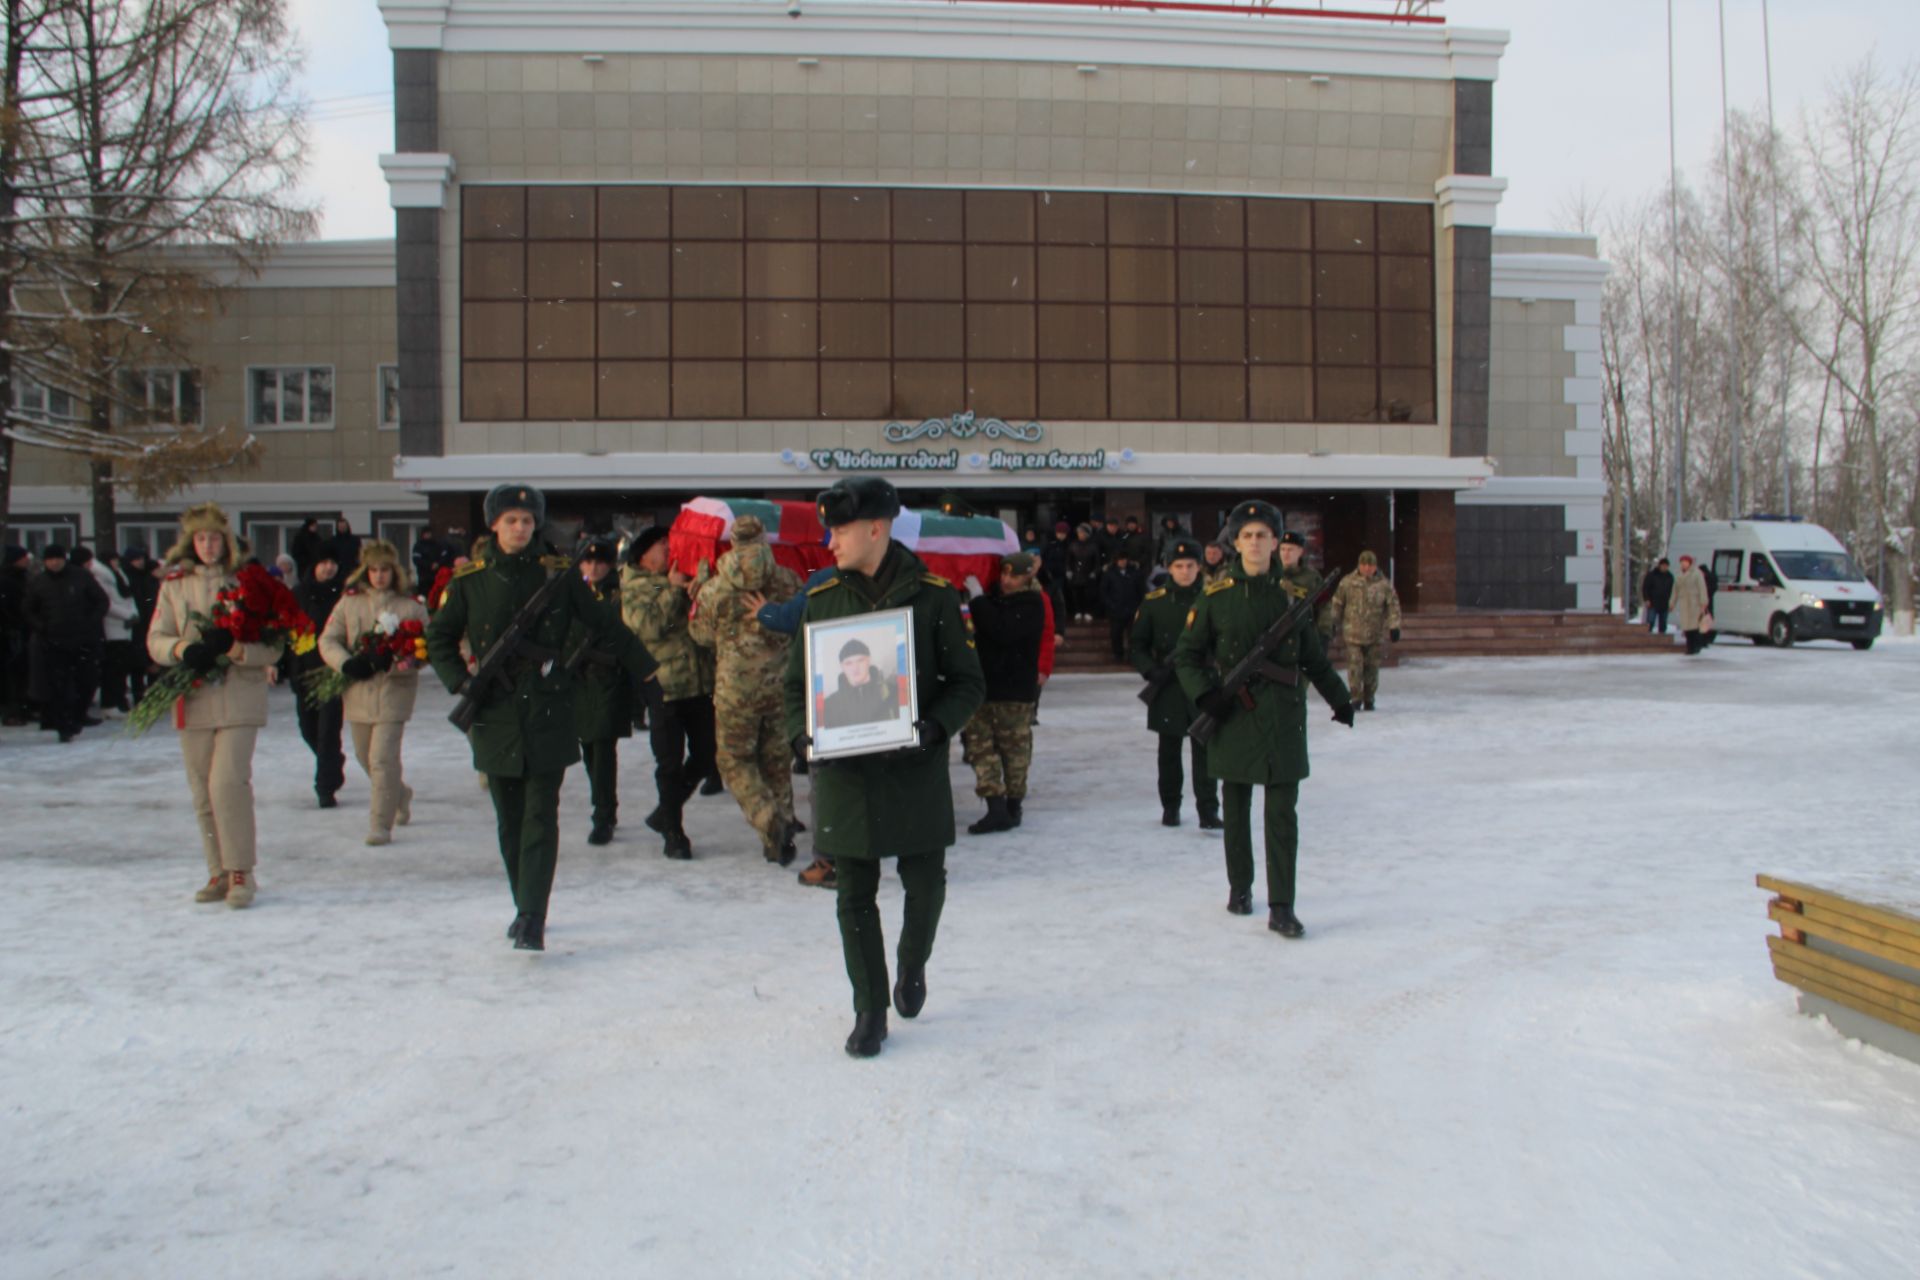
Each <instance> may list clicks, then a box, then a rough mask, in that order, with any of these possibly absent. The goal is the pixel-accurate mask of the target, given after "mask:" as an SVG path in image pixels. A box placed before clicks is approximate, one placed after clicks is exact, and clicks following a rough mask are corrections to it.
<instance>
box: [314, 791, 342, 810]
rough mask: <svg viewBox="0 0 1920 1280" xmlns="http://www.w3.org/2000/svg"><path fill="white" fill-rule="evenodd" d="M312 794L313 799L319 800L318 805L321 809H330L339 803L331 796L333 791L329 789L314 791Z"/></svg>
mask: <svg viewBox="0 0 1920 1280" xmlns="http://www.w3.org/2000/svg"><path fill="white" fill-rule="evenodd" d="M313 795H314V799H315V800H317V801H318V802H319V804H320V807H321V808H322V809H332V808H334V807H336V806H337V805H339V803H340V802H339V801H338V800H335V799H334V798H333V792H331V791H316V792H314V793H313Z"/></svg>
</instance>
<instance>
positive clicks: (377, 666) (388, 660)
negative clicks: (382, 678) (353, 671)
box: [373, 653, 393, 672]
mask: <svg viewBox="0 0 1920 1280" xmlns="http://www.w3.org/2000/svg"><path fill="white" fill-rule="evenodd" d="M373 669H374V670H375V671H383V672H384V671H391V670H393V655H392V654H390V653H376V654H374V655H373Z"/></svg>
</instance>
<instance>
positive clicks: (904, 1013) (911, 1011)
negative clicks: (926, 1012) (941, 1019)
mask: <svg viewBox="0 0 1920 1280" xmlns="http://www.w3.org/2000/svg"><path fill="white" fill-rule="evenodd" d="M926 1004H927V971H926V970H925V969H914V970H911V971H909V970H906V969H902V970H901V971H900V977H899V979H898V980H897V981H895V982H894V984H893V1008H894V1011H895V1012H896V1013H898V1014H899V1015H900V1016H901V1017H903V1018H917V1017H919V1016H920V1010H922V1009H923V1008H925V1007H926Z"/></svg>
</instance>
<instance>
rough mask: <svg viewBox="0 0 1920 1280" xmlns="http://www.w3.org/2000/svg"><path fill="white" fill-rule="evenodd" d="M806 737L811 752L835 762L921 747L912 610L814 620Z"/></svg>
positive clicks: (809, 632) (809, 638) (809, 629)
mask: <svg viewBox="0 0 1920 1280" xmlns="http://www.w3.org/2000/svg"><path fill="white" fill-rule="evenodd" d="M804 643H805V645H806V659H807V736H808V737H810V738H812V739H813V749H812V752H811V755H812V758H813V759H815V760H835V759H841V758H845V757H849V756H864V755H871V754H873V753H874V752H877V751H894V750H898V749H899V748H901V747H911V746H917V745H918V744H919V741H920V735H919V734H918V733H917V732H916V731H915V730H914V727H913V724H914V721H916V720H918V719H919V718H920V708H919V705H918V702H919V695H918V693H917V691H916V689H915V686H914V679H913V676H914V665H913V610H911V609H888V610H886V611H885V612H882V613H863V614H861V615H859V616H858V617H854V618H837V619H834V620H833V621H830V622H809V623H808V624H807V625H806V632H805V638H804Z"/></svg>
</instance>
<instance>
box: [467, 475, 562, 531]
mask: <svg viewBox="0 0 1920 1280" xmlns="http://www.w3.org/2000/svg"><path fill="white" fill-rule="evenodd" d="M481 511H482V513H483V514H484V515H485V516H486V520H487V527H488V528H489V529H491V528H492V527H493V522H494V521H495V520H498V519H499V518H500V517H501V515H502V514H504V513H505V512H508V511H526V512H530V513H532V515H533V523H534V525H535V526H536V527H538V526H539V525H543V524H545V523H546V522H547V497H546V495H545V494H543V493H541V492H540V491H539V490H538V489H536V488H534V487H533V486H532V485H530V484H497V485H495V486H493V488H492V489H491V490H489V491H488V492H487V500H486V503H485V505H484V506H483V507H482V508H481Z"/></svg>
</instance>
